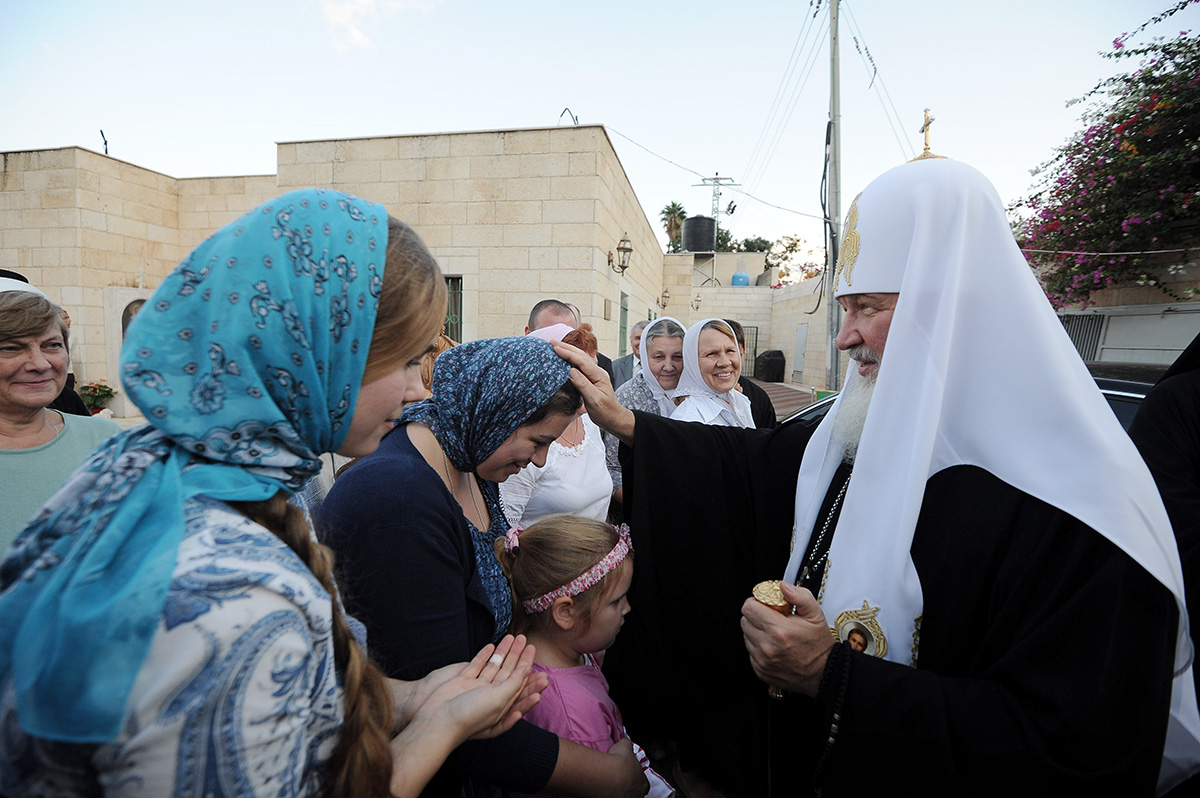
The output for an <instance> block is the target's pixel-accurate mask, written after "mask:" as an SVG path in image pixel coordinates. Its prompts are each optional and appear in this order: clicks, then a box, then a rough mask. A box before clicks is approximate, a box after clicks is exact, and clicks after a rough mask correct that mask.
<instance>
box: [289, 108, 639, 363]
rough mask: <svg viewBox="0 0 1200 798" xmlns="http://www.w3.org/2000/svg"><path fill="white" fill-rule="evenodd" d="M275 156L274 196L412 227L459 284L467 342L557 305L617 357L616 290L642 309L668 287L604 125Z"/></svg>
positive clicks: (294, 148) (513, 330)
mask: <svg viewBox="0 0 1200 798" xmlns="http://www.w3.org/2000/svg"><path fill="white" fill-rule="evenodd" d="M278 153H279V156H278V157H279V178H278V182H279V190H281V191H282V190H287V189H290V188H296V187H300V186H308V185H316V186H328V187H330V188H335V189H337V190H339V191H347V192H350V193H352V194H356V195H358V196H361V197H363V198H364V199H369V200H373V201H375V202H380V203H383V204H384V205H386V206H387V208H388V210H389V211H390V212H391V213H392V214H393V215H395V216H397V217H398V218H400V219H402V220H403V221H405V222H408V223H409V224H410V225H412V226H413V227H414V229H416V231H417V232H418V233H419V234H420V235H421V237H422V238H423V239H424V240H425V243H426V244H428V245H429V247H430V249H431V250H432V251H433V253H434V254H435V255H436V256H437V258H438V261H439V263H440V264H441V266H442V270H443V272H445V273H446V274H447V275H450V276H457V277H461V278H462V281H463V296H464V307H463V315H462V319H463V332H462V335H463V338H464V339H467V340H471V339H475V338H486V337H493V336H503V335H519V334H521V333H522V332H523V330H524V327H525V322H526V318H527V317H528V315H529V310H530V308H532V307H533V305H534V304H535V303H537V302H538V301H539V300H542V299H545V298H547V297H555V298H558V299H561V300H563V301H565V302H570V303H572V304H575V305H577V306H578V307H579V308H580V312H581V314H582V315H583V317H584V320H585V321H589V322H591V324H592V325H593V327H595V329H596V333H597V337H598V338H599V339H600V345H601V349H609V350H611V351H615V349H616V346H617V337H618V323H619V322H618V319H617V314H616V313H615V312H614V308H616V307H618V306H619V299H620V292H621V291H625V292H626V293H628V294H630V295H631V297H633V298H635V299H636V302H632V303H631V304H632V305H633V306H634V307H637V306H638V305H646V306H648V305H649V304H650V303H651V297H653V296H657V295H658V294H659V293H660V292H661V291H662V267H661V257H662V255H661V251H660V250H659V248H658V243H657V240H656V239H655V236H654V231H653V229H651V228H650V225H649V223H648V222H647V221H646V219H645V215H644V214H643V213H642V211H641V207H640V205H639V204H638V202H637V198H636V196H635V195H634V193H633V189H632V187H631V186H630V185H629V180H628V178H627V177H626V176H625V173H624V170H623V169H622V168H621V165H620V162H619V161H618V160H617V158H616V153H615V152H614V151H613V149H612V145H611V143H610V142H609V141H608V138H607V134H606V133H605V132H604V129H603V128H602V127H599V126H589V127H568V128H548V129H543V130H513V131H489V132H481V133H452V134H445V135H438V136H396V137H387V138H371V139H351V140H341V141H318V142H289V143H282V144H279V145H278ZM625 234H628V235H629V237H630V240H631V241H632V242H633V244H632V245H633V248H634V253H633V256H632V258H631V263H630V267H629V269H628V270H627V271H626V273H625V274H624V275H617V274H616V273H615V272H613V271H612V270H611V269H609V268H608V263H607V253H608V252H609V251H613V252H615V250H616V246H617V243H618V242H619V241H620V239H621V236H622V235H625ZM606 299H607V300H609V302H608V303H607V305H606V303H605V301H604V300H606ZM606 307H607V309H608V316H609V318H607V319H606V318H605V317H604V316H605V309H606Z"/></svg>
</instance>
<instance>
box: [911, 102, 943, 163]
mask: <svg viewBox="0 0 1200 798" xmlns="http://www.w3.org/2000/svg"><path fill="white" fill-rule="evenodd" d="M935 118H936V117H932V116H930V115H929V109H928V108H926V109H925V124H923V125H921V129H920V130H918V131H917V132H918V133H924V134H925V152H923V153H921V154H920V155H918V156H917V157H916V158H913V160H914V161H920V160H923V159H925V158H945V157H946V156H945V155H934V154H933V153H932V152H930V151H929V126H930V125H932V124H933V122H934V120H935Z"/></svg>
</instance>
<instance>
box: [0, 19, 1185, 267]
mask: <svg viewBox="0 0 1200 798" xmlns="http://www.w3.org/2000/svg"><path fill="white" fill-rule="evenodd" d="M1169 5H1173V2H1172V0H1007V1H1006V2H1003V3H1001V2H996V1H995V0H991V2H981V3H964V2H962V1H961V0H954V1H953V2H952V1H951V0H917V1H916V2H910V3H898V2H895V1H894V0H843V2H842V5H841V12H840V18H841V53H842V59H841V60H842V76H841V85H842V123H843V139H842V145H843V167H842V186H843V192H844V195H845V197H846V198H845V199H844V200H843V209H842V210H843V213H845V210H846V208H847V207H848V205H849V198H852V197H853V196H854V195H855V194H856V193H857V192H858V191H859V190H861V189H862V188H863V186H864V185H865V184H866V183H867V182H869V181H870V180H871V178H873V177H874V176H876V175H877V174H879V173H881V172H883V171H884V170H886V169H888V168H889V167H891V166H894V165H896V164H898V163H901V162H902V161H904V160H907V159H908V158H911V157H912V155H913V154H915V153H918V152H920V150H921V147H922V137H921V136H920V135H919V134H918V133H917V130H918V128H919V127H920V125H921V118H922V109H924V108H925V107H929V108H931V109H932V113H933V116H934V117H936V119H937V121H936V122H935V123H934V125H933V127H932V135H933V149H934V151H935V152H937V153H939V154H942V155H947V156H950V157H954V158H958V159H960V160H963V161H966V162H968V163H970V164H972V165H974V166H976V167H978V168H979V169H981V170H982V171H983V172H984V173H985V174H987V175H988V176H989V177H990V178H991V179H992V181H993V182H994V183H995V184H996V186H997V188H998V189H999V191H1000V194H1001V196H1002V197H1003V198H1004V200H1005V201H1010V200H1013V199H1016V198H1017V197H1019V196H1021V195H1023V194H1025V193H1027V191H1028V189H1029V187H1030V185H1031V183H1032V178H1031V176H1030V173H1029V170H1030V169H1032V168H1034V167H1036V166H1037V165H1038V164H1039V163H1041V162H1043V161H1045V160H1046V159H1048V158H1049V157H1050V156H1051V155H1052V154H1053V149H1054V147H1055V146H1056V145H1059V144H1061V143H1062V142H1063V141H1064V140H1065V139H1066V138H1067V137H1068V136H1069V135H1070V134H1071V133H1073V132H1074V131H1076V130H1077V129H1079V127H1080V124H1079V121H1078V120H1079V114H1080V112H1081V110H1082V107H1081V106H1074V107H1071V108H1068V107H1066V105H1065V104H1066V101H1067V100H1069V99H1071V98H1073V97H1079V96H1081V95H1082V94H1084V93H1085V92H1087V91H1088V90H1089V89H1090V88H1092V87H1093V86H1094V85H1095V84H1096V83H1097V82H1098V81H1099V80H1100V79H1102V78H1104V77H1107V76H1108V75H1111V74H1113V73H1115V72H1118V71H1124V69H1125V68H1126V67H1127V66H1128V64H1129V62H1114V61H1109V60H1106V59H1103V58H1101V57H1100V56H1099V55H1098V52H1099V51H1102V50H1104V51H1107V50H1111V49H1112V41H1113V39H1114V38H1116V37H1117V36H1119V35H1121V34H1122V33H1124V32H1126V31H1130V30H1132V29H1134V28H1136V27H1137V26H1138V25H1140V24H1141V23H1142V22H1144V21H1145V20H1147V19H1148V18H1150V17H1151V16H1154V15H1155V14H1157V13H1158V12H1159V11H1161V10H1164V9H1165V8H1167V7H1168V6H1169ZM815 8H816V4H815V3H811V4H810V3H807V2H783V0H748V1H747V2H742V3H730V2H723V3H718V2H711V1H710V0H692V2H689V3H666V2H654V1H653V0H651V2H646V0H640V1H639V2H629V1H627V0H608V1H607V2H603V3H576V2H563V1H562V0H559V2H550V1H549V0H530V1H529V2H523V1H522V0H508V2H496V0H236V1H235V0H206V1H205V2H202V3H180V2H172V1H171V0H155V2H149V0H105V2H82V0H77V1H74V2H69V1H66V0H42V1H41V2H21V1H20V0H0V86H2V87H3V88H2V89H0V96H2V97H3V100H2V101H0V151H14V150H30V149H44V148H51V147H62V146H69V145H79V146H83V147H87V148H88V149H92V150H95V151H97V152H103V143H102V142H101V140H100V133H99V130H100V129H101V128H103V130H104V133H105V135H106V136H107V138H108V142H109V153H110V154H111V155H113V156H114V157H117V158H121V159H123V160H126V161H130V162H132V163H135V164H138V165H140V166H144V167H147V168H149V169H154V170H157V171H160V172H163V173H165V174H168V175H172V176H175V177H195V176H219V175H245V174H272V173H274V171H275V146H274V143H275V142H277V141H296V140H307V139H328V138H351V137H361V136H375V135H403V134H415V133H439V132H454V131H467V130H492V129H510V128H526V127H544V126H553V125H556V124H559V117H560V114H561V113H562V111H563V109H564V108H568V107H569V108H570V109H571V111H572V112H573V113H574V114H575V115H576V116H577V117H578V118H579V121H580V122H581V123H585V124H597V123H599V124H604V125H606V126H608V128H609V131H610V136H611V138H612V140H613V144H614V146H615V147H616V150H617V154H618V155H619V157H620V158H621V162H622V164H623V165H624V167H625V171H626V173H627V174H628V175H629V179H630V181H631V182H632V184H633V188H634V191H635V192H636V193H637V196H638V198H639V200H640V201H641V203H642V205H643V207H644V208H645V209H646V213H647V216H648V217H649V218H650V220H651V222H652V224H653V225H654V227H655V229H656V230H659V232H660V238H661V239H662V240H663V241H664V242H665V235H663V234H662V233H661V225H660V224H659V222H658V212H659V211H660V210H661V209H662V207H663V206H664V205H666V204H667V203H668V202H671V201H679V202H681V203H683V204H684V205H685V207H686V208H687V210H688V211H689V213H690V214H697V213H703V214H708V213H709V212H710V210H711V204H712V193H711V190H710V189H708V188H697V187H693V184H695V183H699V182H700V180H699V178H698V177H697V175H696V174H694V173H693V172H691V171H687V170H694V172H696V173H700V174H702V175H705V176H711V175H713V174H714V173H720V175H721V176H723V177H731V178H733V179H734V180H736V181H737V182H739V183H742V184H743V185H742V190H743V191H748V192H749V193H751V194H753V195H754V196H755V197H758V198H761V199H762V200H765V201H767V202H769V203H772V204H775V205H779V206H782V207H784V208H789V209H792V210H795V211H801V212H804V213H808V214H819V213H820V206H819V204H818V203H819V194H820V177H821V167H822V158H823V153H822V145H823V142H824V135H825V123H826V119H827V115H828V105H829V61H828V50H827V43H826V42H827V34H826V33H824V32H823V31H824V29H825V27H826V25H827V22H826V21H827V19H828V11H827V9H828V2H824V3H822V4H821V7H820V9H819V11H818V12H817V16H816V18H815V19H814V18H813V13H814V9H815ZM1198 24H1200V4H1197V5H1192V6H1189V7H1188V8H1187V9H1186V10H1185V11H1183V12H1181V13H1179V14H1176V15H1175V16H1174V17H1172V18H1171V19H1170V20H1168V21H1167V22H1165V23H1163V24H1162V25H1159V26H1157V27H1156V28H1153V29H1150V30H1147V31H1146V32H1145V33H1143V34H1142V35H1141V36H1139V37H1138V38H1137V39H1135V40H1134V41H1139V40H1145V39H1146V38H1148V37H1149V36H1151V35H1155V34H1165V35H1168V36H1173V35H1175V34H1177V33H1178V32H1179V31H1180V30H1183V29H1189V28H1195V27H1197V25H1198ZM805 34H807V38H806V39H805V38H803V37H804V35H805ZM855 35H858V41H859V43H860V44H865V46H866V48H868V49H869V51H870V54H871V57H872V58H873V59H874V62H875V64H876V66H877V67H878V76H879V77H877V78H876V86H877V87H878V86H879V85H880V84H879V79H880V78H881V79H882V85H883V86H885V87H886V89H887V92H888V94H889V95H890V99H891V104H892V105H894V108H895V110H896V112H898V114H899V130H898V134H899V136H900V137H901V141H903V142H904V144H903V145H902V144H901V143H900V142H899V141H898V140H897V133H896V132H893V128H892V126H891V124H889V121H888V116H886V115H885V111H884V110H883V108H884V106H883V105H882V103H881V100H880V97H879V92H877V91H876V90H875V89H872V88H869V84H870V80H871V75H870V73H869V72H868V71H867V69H866V67H865V66H864V65H863V58H862V56H860V55H859V53H858V52H857V51H856V49H855V42H854V38H853V37H854V36H855ZM818 39H819V44H814V42H816V41H817V40H818ZM798 43H799V46H797V45H798ZM794 51H795V52H796V53H797V59H798V60H799V62H800V65H799V66H798V67H797V68H796V70H795V74H794V75H793V77H792V80H791V82H790V83H788V84H787V85H786V87H785V90H784V91H783V95H784V97H783V102H782V104H783V105H784V106H785V109H784V111H783V112H778V111H777V112H776V114H775V115H774V117H773V121H772V122H771V124H770V125H769V126H768V120H769V119H772V116H771V111H772V108H773V104H774V101H775V99H776V96H777V93H779V91H780V87H781V83H782V82H783V81H784V80H785V75H786V74H787V68H788V64H789V61H790V60H791V58H792V54H793V52H794ZM806 64H810V65H811V71H808V70H806V69H805V68H804V67H805V65H806ZM806 71H808V78H807V81H806V82H805V83H804V85H803V89H802V90H801V91H798V92H796V91H795V89H796V87H797V86H798V85H799V84H800V82H801V81H800V75H802V74H803V73H805V72H806ZM793 97H794V98H795V99H794V100H793V99H792V98H793ZM787 108H790V109H792V110H791V112H790V114H789V113H787V112H786V109H787ZM889 112H890V106H889ZM785 119H786V122H787V124H786V125H782V124H781V123H782V122H783V121H784V120H785ZM561 123H562V124H570V122H569V120H568V119H567V118H566V117H563V119H562V122H561ZM892 124H895V122H894V121H893V123H892ZM624 137H628V138H624ZM630 139H632V140H633V142H636V143H637V144H634V143H631V141H630ZM760 139H761V140H763V141H765V142H766V144H764V145H762V146H759V147H758V148H757V156H756V155H755V153H756V144H758V142H759V141H760ZM771 142H777V143H776V144H775V146H774V147H771V146H770V145H771ZM638 145H641V147H644V148H646V149H648V150H650V151H652V152H653V153H656V154H657V155H658V156H661V158H665V159H668V160H670V161H674V162H675V163H676V164H679V165H681V166H683V167H686V169H681V168H679V167H677V166H673V165H671V164H669V163H666V162H665V161H664V160H662V159H660V158H659V157H655V155H651V154H650V153H648V152H646V149H642V148H641V147H639V146H638ZM768 152H773V156H772V157H771V158H770V160H769V161H768V160H767V159H766V155H767V154H768ZM730 200H733V201H735V202H736V203H737V210H736V213H735V214H734V215H733V216H732V217H728V218H724V217H723V219H722V223H723V224H726V225H727V226H729V227H730V229H731V231H732V233H733V235H734V236H735V237H737V238H743V237H746V236H753V235H760V236H763V237H765V238H768V239H775V238H777V237H779V236H781V235H784V234H800V235H802V236H804V237H805V238H806V239H807V240H808V241H809V242H810V244H811V245H812V246H814V247H815V248H818V249H819V248H820V244H821V232H820V225H819V223H818V222H816V221H814V220H812V219H808V218H806V217H803V216H799V215H796V214H792V213H787V212H785V211H780V210H775V209H772V208H769V207H767V206H766V205H763V204H760V203H758V202H756V201H754V200H752V199H750V198H749V197H745V196H739V195H737V194H735V193H733V192H732V191H730V190H728V189H727V190H726V192H725V193H724V194H723V196H722V202H721V204H722V206H725V205H727V204H728V202H729V201H730Z"/></svg>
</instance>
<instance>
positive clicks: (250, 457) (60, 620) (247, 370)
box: [0, 189, 387, 742]
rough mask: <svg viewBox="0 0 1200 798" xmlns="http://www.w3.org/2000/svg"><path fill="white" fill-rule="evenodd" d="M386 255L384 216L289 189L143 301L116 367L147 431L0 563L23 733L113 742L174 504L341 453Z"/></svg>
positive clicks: (69, 489)
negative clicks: (325, 453)
mask: <svg viewBox="0 0 1200 798" xmlns="http://www.w3.org/2000/svg"><path fill="white" fill-rule="evenodd" d="M386 249H387V213H386V211H385V210H384V209H383V208H382V207H380V206H377V205H373V204H371V203H368V202H365V201H364V200H361V199H358V198H357V197H352V196H349V195H346V194H341V193H338V192H334V191H321V190H317V189H308V190H302V191H294V192H291V193H289V194H285V195H283V196H281V197H278V198H276V199H274V200H272V201H270V202H268V203H266V204H265V205H262V206H260V207H259V208H256V209H255V210H253V211H251V212H250V213H248V214H246V215H245V216H243V217H242V218H240V219H238V220H237V221H236V222H233V223H232V224H230V225H228V226H226V227H224V228H222V229H221V230H219V231H217V232H216V233H215V234H213V236H212V237H211V238H209V239H208V240H207V241H205V242H204V243H202V244H201V245H200V246H199V247H197V248H196V250H195V251H194V252H192V254H191V255H190V256H188V258H187V259H186V260H184V261H183V262H182V263H181V264H179V266H177V267H176V268H175V269H174V271H172V272H171V273H170V274H169V275H168V276H167V278H166V279H165V280H164V281H163V283H162V285H161V286H160V287H159V289H158V290H157V291H155V292H154V295H153V296H152V297H151V298H150V299H149V300H148V301H147V302H146V304H145V306H144V307H143V308H142V311H141V313H139V314H138V316H137V318H136V319H135V320H134V321H133V323H132V324H131V325H130V326H129V330H128V334H127V336H126V339H125V344H124V348H123V349H122V352H121V362H122V368H123V374H122V378H123V381H124V383H125V390H126V391H127V392H128V396H129V398H130V399H131V400H132V401H133V403H134V404H136V405H137V406H138V408H139V409H141V411H142V412H143V413H144V414H145V416H146V418H147V419H149V421H150V425H149V426H144V427H139V428H137V429H133V430H129V431H127V432H125V433H123V434H121V435H118V436H116V437H115V438H112V439H110V440H109V441H108V442H107V443H106V444H104V445H103V446H102V447H101V448H100V449H99V450H97V451H96V452H95V453H94V454H93V455H92V456H91V458H89V459H88V460H87V462H85V463H84V464H83V466H81V467H80V469H79V470H78V471H77V472H76V473H75V474H74V475H73V476H72V477H71V479H70V480H69V481H68V482H67V484H66V485H65V486H64V487H63V488H62V489H60V490H59V491H58V493H56V494H55V495H54V497H53V498H51V500H50V501H49V502H48V503H47V504H46V506H45V507H44V508H43V509H42V510H41V512H40V513H39V514H38V515H37V516H36V517H35V518H34V519H33V521H32V522H31V523H30V525H29V526H28V527H27V528H26V529H25V531H24V532H22V533H21V536H20V537H19V538H18V539H17V541H16V543H14V544H13V547H12V548H11V549H10V550H9V552H8V554H7V555H6V556H5V558H4V560H3V562H0V590H3V591H4V592H3V593H0V684H3V683H4V682H5V680H6V679H7V678H8V677H9V676H11V678H12V679H13V683H14V686H15V688H16V694H17V710H18V716H19V718H20V722H21V725H22V727H24V729H25V730H26V731H27V732H29V733H30V734H32V735H35V736H39V737H46V738H51V739H57V740H68V741H74V742H105V741H108V740H111V739H112V738H113V737H115V736H116V735H117V733H118V732H119V730H120V724H121V720H122V717H123V714H124V708H125V702H126V699H127V697H128V695H129V692H130V690H131V689H132V686H133V683H134V680H135V679H136V677H137V675H138V672H139V670H140V669H141V665H142V663H143V662H144V660H145V658H146V654H147V652H148V650H149V647H150V642H151V639H152V638H153V636H154V633H155V630H156V629H157V627H158V623H159V618H160V616H161V614H162V610H163V606H164V602H165V598H166V593H167V588H168V587H169V584H170V580H171V573H172V571H173V570H174V567H175V557H176V553H177V551H178V547H179V543H180V540H181V539H182V535H183V531H184V521H183V504H184V501H185V500H187V499H188V498H190V497H192V496H197V495H207V496H212V497H215V498H218V499H221V500H225V501H258V500H262V499H267V498H270V497H271V496H273V495H274V494H275V493H277V492H279V491H281V490H283V491H289V492H294V491H297V490H299V489H300V488H301V487H302V486H303V484H304V483H305V482H306V481H307V480H308V479H309V477H311V476H312V475H314V474H316V473H317V472H318V471H319V470H320V461H319V459H318V457H319V455H320V454H321V453H322V452H327V451H335V450H337V449H338V448H339V447H340V446H341V444H342V442H343V441H344V440H345V437H346V433H347V431H348V430H349V426H350V418H351V415H352V413H353V409H354V403H355V400H356V399H357V396H358V389H359V385H360V383H361V381H362V377H363V372H364V369H365V367H366V359H367V350H368V348H369V347H370V343H371V332H372V330H373V328H374V324H375V313H376V309H377V306H378V301H379V294H380V288H381V286H382V277H383V267H384V252H385V250H386Z"/></svg>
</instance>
